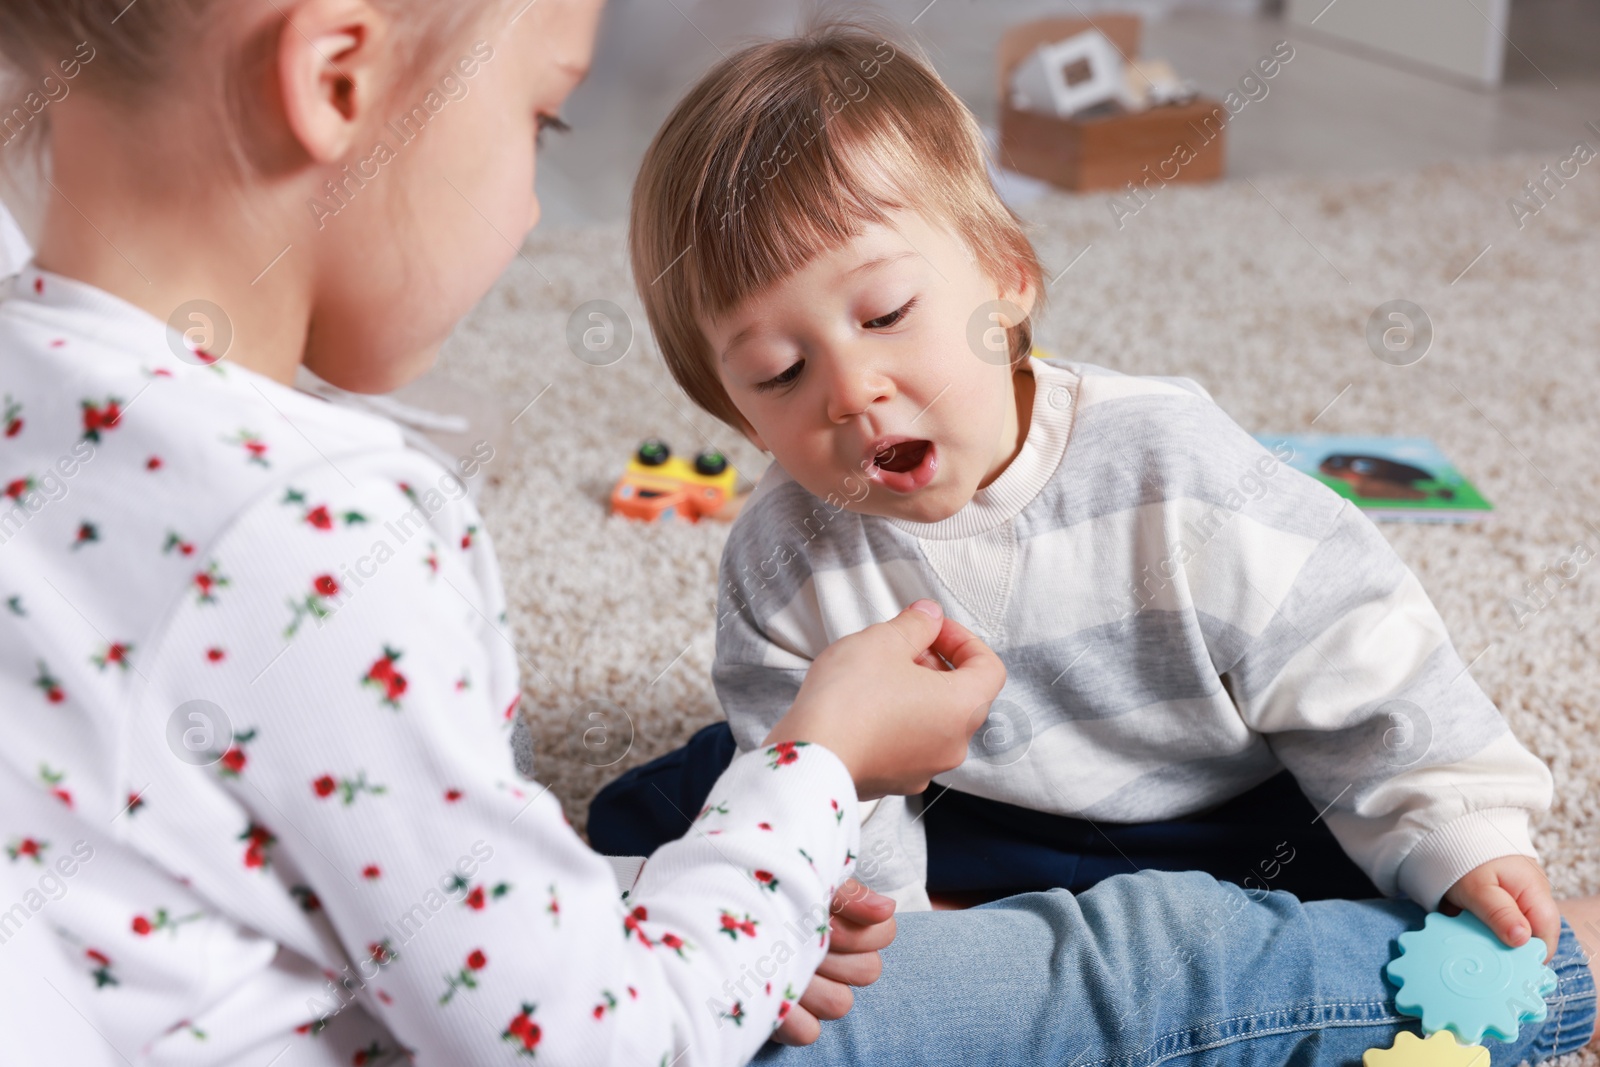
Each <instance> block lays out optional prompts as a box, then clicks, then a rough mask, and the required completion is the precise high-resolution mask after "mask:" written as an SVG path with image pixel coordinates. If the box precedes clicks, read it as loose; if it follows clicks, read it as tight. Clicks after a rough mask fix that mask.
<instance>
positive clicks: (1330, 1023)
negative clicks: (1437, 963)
mask: <svg viewBox="0 0 1600 1067" xmlns="http://www.w3.org/2000/svg"><path fill="white" fill-rule="evenodd" d="M1361 1007H1379V1008H1382V1009H1383V1013H1382V1015H1381V1016H1379V1017H1375V1018H1370V1019H1349V1020H1324V1021H1314V1022H1307V1023H1300V1024H1295V1025H1287V1024H1286V1025H1282V1026H1276V1027H1272V1028H1270V1029H1264V1030H1258V1031H1253V1032H1251V1033H1249V1034H1233V1035H1231V1036H1228V1037H1226V1038H1223V1039H1220V1040H1217V1041H1211V1042H1207V1043H1206V1044H1203V1045H1195V1046H1191V1047H1188V1048H1185V1049H1182V1050H1178V1051H1174V1052H1171V1053H1168V1054H1166V1055H1163V1056H1159V1057H1158V1058H1156V1059H1151V1060H1145V1059H1143V1058H1142V1057H1145V1056H1147V1055H1148V1054H1149V1053H1150V1050H1151V1049H1154V1048H1156V1047H1158V1046H1160V1045H1161V1044H1162V1043H1164V1042H1166V1041H1170V1040H1172V1039H1173V1038H1177V1037H1182V1036H1184V1035H1186V1034H1192V1033H1194V1031H1195V1030H1197V1029H1200V1028H1199V1027H1192V1026H1191V1027H1188V1028H1186V1029H1183V1030H1174V1031H1172V1032H1170V1033H1166V1034H1163V1035H1162V1036H1161V1037H1159V1038H1157V1039H1156V1040H1155V1041H1152V1042H1150V1044H1148V1045H1146V1046H1144V1047H1143V1048H1141V1049H1139V1050H1138V1051H1137V1052H1136V1053H1134V1055H1133V1057H1132V1058H1130V1057H1127V1056H1120V1055H1119V1056H1107V1057H1105V1058H1103V1059H1098V1060H1092V1061H1089V1062H1088V1063H1087V1064H1082V1065H1078V1067H1099V1065H1103V1064H1111V1063H1117V1062H1126V1063H1135V1062H1138V1063H1148V1064H1149V1065H1150V1067H1155V1065H1156V1064H1160V1063H1165V1062H1167V1061H1168V1060H1170V1059H1172V1058H1173V1057H1175V1056H1183V1055H1189V1054H1191V1053H1195V1052H1205V1051H1207V1050H1208V1049H1214V1048H1221V1047H1223V1046H1224V1045H1231V1044H1234V1043H1236V1042H1239V1041H1247V1040H1250V1039H1251V1038H1256V1037H1274V1036H1278V1035H1281V1034H1288V1033H1294V1032H1295V1031H1297V1030H1325V1029H1329V1028H1332V1027H1341V1028H1343V1027H1349V1026H1371V1025H1374V1024H1381V1023H1391V1022H1400V1023H1404V1022H1407V1021H1412V1020H1408V1019H1407V1017H1405V1016H1402V1015H1397V1014H1395V1012H1394V1011H1393V1009H1392V1007H1391V1006H1390V1004H1389V999H1388V998H1384V999H1382V1000H1371V999H1367V1000H1340V1001H1330V1002H1328V1003H1325V1004H1316V1005H1313V1006H1312V1008H1313V1010H1314V1011H1315V1012H1318V1013H1320V1012H1322V1011H1324V1010H1326V1009H1329V1008H1361ZM1293 1010H1295V1009H1279V1010H1278V1011H1275V1012H1248V1013H1246V1014H1244V1015H1235V1016H1233V1017H1232V1018H1228V1019H1216V1020H1213V1021H1211V1022H1208V1023H1206V1024H1205V1026H1206V1028H1210V1027H1215V1026H1227V1025H1229V1024H1230V1023H1236V1022H1240V1021H1242V1020H1250V1019H1263V1018H1267V1017H1268V1016H1271V1015H1277V1014H1282V1012H1284V1011H1293Z"/></svg>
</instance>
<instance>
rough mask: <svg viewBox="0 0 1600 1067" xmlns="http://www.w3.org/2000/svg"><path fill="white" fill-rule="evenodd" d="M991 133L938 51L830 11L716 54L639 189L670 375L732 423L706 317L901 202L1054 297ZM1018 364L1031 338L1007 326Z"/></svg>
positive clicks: (637, 265)
mask: <svg viewBox="0 0 1600 1067" xmlns="http://www.w3.org/2000/svg"><path fill="white" fill-rule="evenodd" d="M985 159H986V152H985V147H984V143H983V135H982V132H981V131H980V130H979V128H978V123H977V121H976V120H975V119H974V118H973V116H972V113H971V112H970V111H968V110H967V108H966V106H965V105H964V104H962V103H961V101H960V100H959V99H958V98H957V97H956V95H955V94H954V93H952V92H951V91H950V89H949V88H948V87H947V86H946V85H945V84H944V82H942V81H941V80H940V79H939V76H938V75H937V74H935V73H934V72H933V70H932V69H931V68H930V66H929V65H928V64H927V62H926V61H925V60H923V59H921V58H920V57H917V56H913V55H911V54H909V53H908V52H907V50H906V49H905V47H904V46H896V45H894V44H892V43H891V42H890V41H888V40H886V39H884V38H883V37H880V36H877V35H875V34H873V33H872V32H870V31H869V30H867V29H866V28H864V27H862V26H859V25H854V24H850V23H839V22H833V23H829V24H826V25H823V26H821V27H819V28H817V29H814V30H812V31H810V32H808V33H806V34H804V35H802V36H800V37H796V38H791V39H786V40H778V41H770V42H765V43H762V44H758V45H754V46H752V47H750V48H746V49H744V50H743V51H741V52H739V53H737V54H735V55H733V56H731V57H729V58H728V59H726V60H724V61H723V62H722V63H719V64H718V65H717V66H716V67H715V68H714V69H713V70H712V71H711V72H710V73H709V74H707V75H706V76H705V78H704V79H702V80H701V82H700V83H699V84H698V85H696V86H695V87H694V88H693V89H692V90H690V92H689V95H688V96H686V97H685V98H684V99H683V101H682V102H681V103H679V104H678V106H677V107H676V108H675V109H674V110H673V112H672V115H671V116H670V117H669V118H668V119H667V122H666V125H664V126H663V127H662V128H661V131H660V132H659V133H658V134H657V135H656V138H655V141H654V142H653V143H652V144H651V145H650V149H649V151H648V152H647V153H646V155H645V158H644V164H643V166H642V168H641V170H640V174H639V180H638V183H637V184H636V185H635V186H634V192H633V204H632V218H631V225H630V232H629V244H630V249H631V253H632V258H633V274H634V282H635V284H636V285H637V286H638V288H639V293H640V296H641V298H642V299H643V301H644V307H645V313H646V315H647V316H648V318H649V320H650V328H651V330H653V331H654V333H655V336H656V340H657V342H658V343H659V344H660V346H661V351H662V354H663V356H664V357H665V359H666V363H667V367H668V369H669V370H671V372H672V376H673V378H674V379H676V380H677V382H678V384H679V385H680V386H681V387H682V388H683V390H684V392H686V393H687V394H688V395H689V397H690V399H692V400H693V401H694V402H695V403H696V404H698V405H700V407H702V408H704V409H705V410H706V411H708V412H710V413H711V414H712V415H715V416H716V417H717V418H719V419H721V420H723V421H724V422H726V423H728V424H729V425H731V426H734V427H739V426H740V425H741V420H740V417H739V413H738V410H737V408H735V407H734V404H733V401H732V400H731V399H729V397H728V394H727V392H726V391H725V390H724V389H723V387H722V383H721V381H720V379H719V378H718V376H717V370H716V364H715V355H714V354H713V353H712V352H711V348H710V344H709V342H708V341H707V340H706V336H705V333H704V331H703V330H702V329H701V327H700V325H699V319H700V317H701V316H705V317H710V318H714V317H716V316H718V315H721V314H722V313H724V312H726V311H728V310H730V309H732V308H734V307H737V306H738V305H739V304H740V303H742V302H743V301H744V300H745V298H747V297H749V296H751V295H753V294H755V293H758V292H760V291H761V290H763V289H765V288H766V287H767V286H769V285H771V284H773V283H775V282H777V281H780V280H782V279H783V278H785V277H787V276H789V275H790V274H793V273H794V272H795V271H798V270H800V269H801V268H802V267H804V266H805V265H806V264H807V263H809V262H810V261H811V260H812V259H813V258H815V257H816V256H817V255H819V254H820V253H822V252H824V251H828V250H831V249H834V248H837V247H839V246H840V245H843V244H845V243H846V242H847V241H849V240H850V239H851V238H853V237H855V236H856V235H858V234H859V233H860V232H861V230H862V227H863V226H864V225H865V224H868V223H884V222H887V221H888V215H889V213H890V212H891V211H895V210H897V209H901V208H910V209H914V210H916V211H918V212H920V213H921V214H923V215H924V216H925V217H927V218H928V219H930V220H932V221H938V222H942V223H944V224H945V225H946V226H947V227H948V228H949V229H950V230H951V231H952V232H953V233H955V234H956V235H957V236H959V237H960V238H961V239H962V241H963V242H964V243H965V244H966V246H967V248H968V249H969V250H970V251H971V253H972V254H973V255H974V256H975V257H976V258H977V260H978V262H979V264H980V265H981V266H982V268H983V269H984V272H985V273H986V274H987V275H988V276H989V277H990V278H991V279H993V280H994V281H995V282H997V283H1000V284H1002V285H1003V286H1004V287H1005V288H1007V289H1014V288H1021V287H1022V285H1023V284H1025V285H1027V286H1031V287H1032V289H1033V291H1034V292H1035V293H1036V294H1039V296H1042V295H1043V284H1042V282H1043V278H1042V273H1041V271H1040V267H1039V260H1038V257H1037V256H1036V255H1035V253H1034V250H1033V246H1032V245H1031V244H1030V243H1029V241H1028V238H1027V236H1026V234H1024V233H1023V230H1022V225H1021V223H1020V222H1019V221H1018V219H1017V217H1016V216H1015V215H1014V214H1012V212H1011V211H1010V210H1009V209H1008V208H1007V207H1006V206H1005V204H1004V203H1002V202H1001V200H1000V198H999V196H998V195H997V194H996V193H995V191H994V186H993V184H992V183H991V182H990V179H989V173H988V169H987V166H986V162H985ZM1009 340H1010V347H1011V356H1012V361H1013V365H1015V364H1016V363H1017V362H1019V361H1021V360H1025V359H1026V358H1027V356H1028V353H1029V351H1030V349H1031V347H1032V327H1031V324H1030V323H1029V322H1027V321H1024V322H1022V323H1020V324H1018V325H1016V326H1013V327H1011V328H1010V330H1009Z"/></svg>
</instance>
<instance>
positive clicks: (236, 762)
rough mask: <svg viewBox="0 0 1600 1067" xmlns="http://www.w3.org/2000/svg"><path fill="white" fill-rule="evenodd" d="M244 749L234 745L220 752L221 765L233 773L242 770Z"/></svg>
mask: <svg viewBox="0 0 1600 1067" xmlns="http://www.w3.org/2000/svg"><path fill="white" fill-rule="evenodd" d="M244 763H245V756H244V749H242V748H239V747H238V746H235V747H233V748H230V749H228V751H226V752H224V753H223V754H222V765H223V766H224V767H226V768H228V770H230V771H232V772H233V773H234V774H238V773H239V772H240V771H242V770H244Z"/></svg>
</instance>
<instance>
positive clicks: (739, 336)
mask: <svg viewBox="0 0 1600 1067" xmlns="http://www.w3.org/2000/svg"><path fill="white" fill-rule="evenodd" d="M919 254H920V253H918V252H916V251H915V250H906V251H902V252H887V253H885V254H883V255H881V256H873V257H872V258H871V259H869V260H867V261H865V262H864V263H857V264H856V265H855V266H853V267H851V268H850V269H849V270H847V271H845V272H844V276H845V277H846V278H848V277H850V276H851V275H852V274H860V273H861V272H862V271H866V270H872V269H873V268H875V267H882V266H884V265H886V264H889V263H898V262H900V261H901V260H902V259H912V258H914V257H916V256H917V255H919ZM759 326H760V323H755V322H752V323H751V324H750V325H748V326H746V327H745V328H744V329H742V330H740V331H739V332H738V333H736V334H734V335H733V337H732V338H731V339H730V340H729V341H728V343H727V344H726V345H725V346H723V349H722V355H721V356H720V357H718V362H719V363H726V362H728V353H729V352H732V351H733V350H734V349H735V348H737V347H738V346H739V342H741V341H743V340H744V339H745V338H747V337H749V336H750V335H751V334H753V333H755V332H756V330H757V329H758V328H759Z"/></svg>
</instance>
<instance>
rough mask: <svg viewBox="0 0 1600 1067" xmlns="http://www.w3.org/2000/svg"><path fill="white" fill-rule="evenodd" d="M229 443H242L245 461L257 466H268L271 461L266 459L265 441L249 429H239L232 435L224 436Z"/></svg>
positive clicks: (270, 464)
mask: <svg viewBox="0 0 1600 1067" xmlns="http://www.w3.org/2000/svg"><path fill="white" fill-rule="evenodd" d="M223 440H224V441H226V442H228V443H229V444H236V445H242V446H243V447H244V450H245V461H246V462H248V463H254V464H255V465H256V466H258V467H270V466H272V462H271V461H270V460H269V459H267V443H266V442H265V441H263V440H262V439H261V438H260V437H259V436H257V435H256V434H254V433H252V432H251V431H249V430H240V431H239V432H238V433H236V434H234V435H233V436H232V437H224V438H223Z"/></svg>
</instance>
